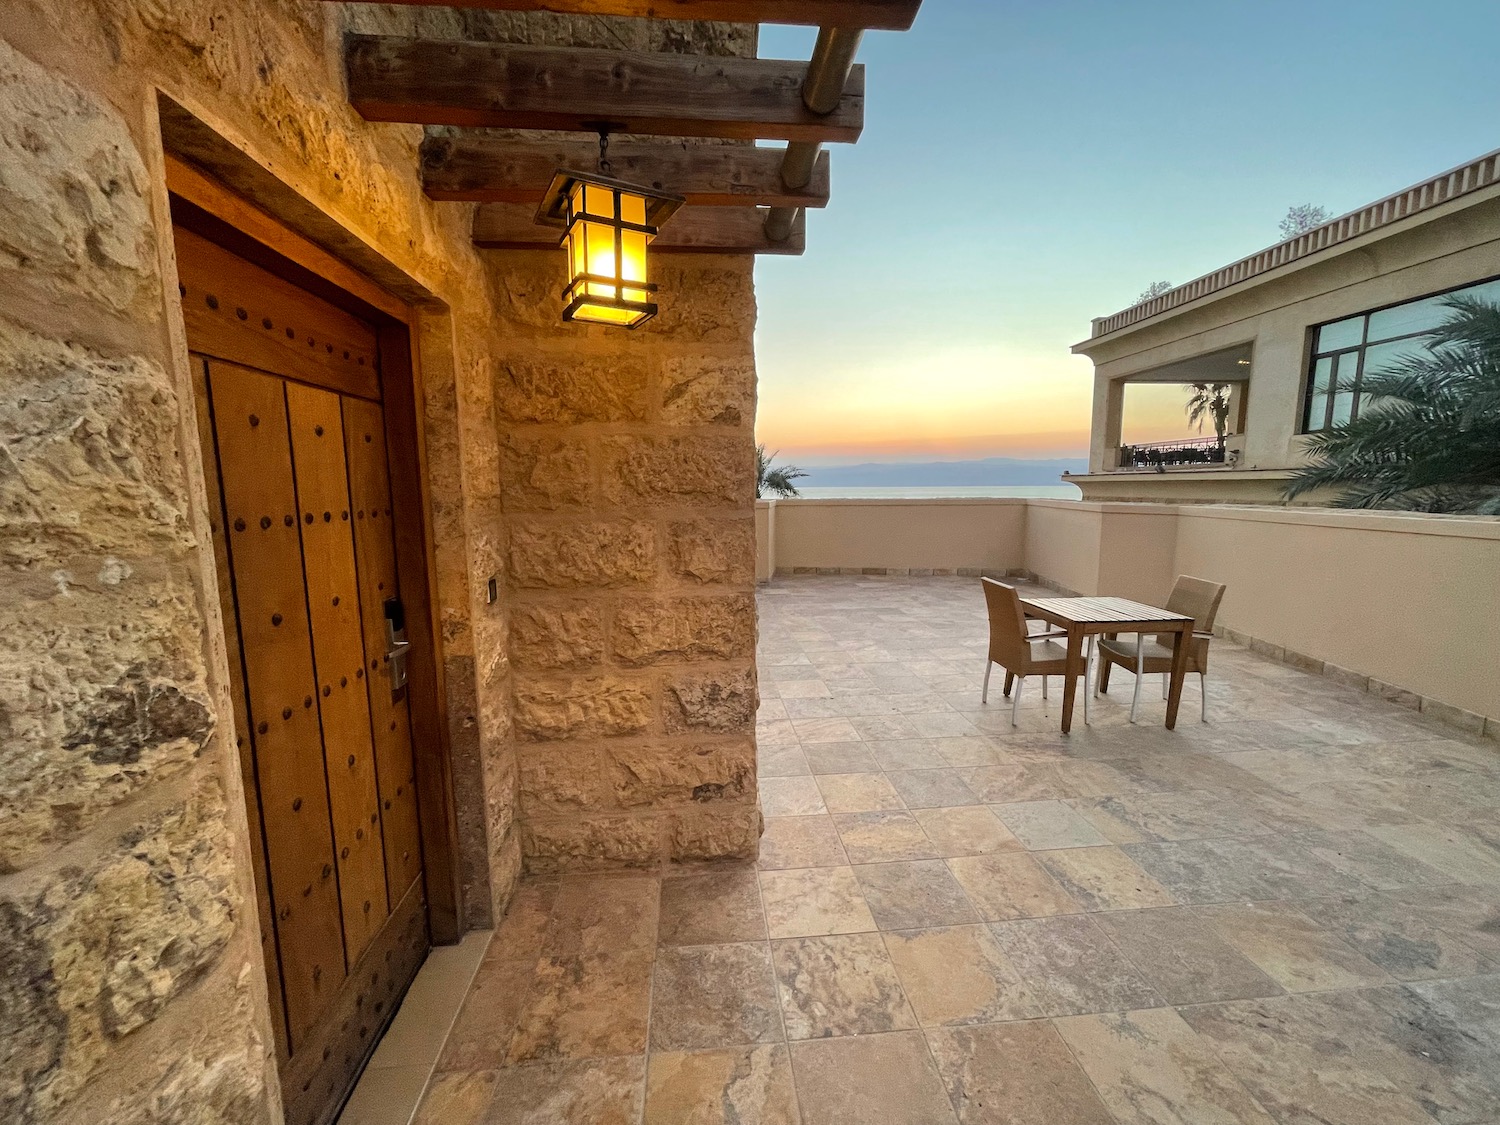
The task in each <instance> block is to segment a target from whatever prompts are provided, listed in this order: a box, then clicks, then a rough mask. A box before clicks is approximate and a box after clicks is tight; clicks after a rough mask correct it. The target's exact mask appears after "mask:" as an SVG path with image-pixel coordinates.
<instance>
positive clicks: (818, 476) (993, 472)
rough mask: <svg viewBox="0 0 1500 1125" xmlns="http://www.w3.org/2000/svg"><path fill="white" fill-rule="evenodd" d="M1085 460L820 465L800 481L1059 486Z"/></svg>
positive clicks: (991, 459) (997, 459)
mask: <svg viewBox="0 0 1500 1125" xmlns="http://www.w3.org/2000/svg"><path fill="white" fill-rule="evenodd" d="M1088 464H1089V463H1088V460H1087V458H1083V457H1060V458H1056V459H1053V460H1039V461H1028V460H1025V459H1022V458H1018V457H985V458H983V459H982V460H978V461H871V462H866V463H865V464H861V465H817V466H810V467H808V469H807V478H806V480H804V481H802V482H800V483H803V484H806V485H809V486H811V487H814V488H822V487H825V486H828V485H848V486H851V487H853V486H861V487H875V488H882V487H884V488H895V487H902V486H918V485H937V484H951V485H967V486H974V485H988V484H1057V483H1058V479H1057V478H1058V477H1060V476H1062V474H1063V473H1064V472H1069V473H1083V472H1086V471H1087V470H1088Z"/></svg>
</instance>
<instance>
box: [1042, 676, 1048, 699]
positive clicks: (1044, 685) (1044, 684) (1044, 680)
mask: <svg viewBox="0 0 1500 1125" xmlns="http://www.w3.org/2000/svg"><path fill="white" fill-rule="evenodd" d="M1042 698H1043V699H1046V698H1047V677H1046V676H1043V677H1042Z"/></svg>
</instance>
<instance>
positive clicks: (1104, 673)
mask: <svg viewBox="0 0 1500 1125" xmlns="http://www.w3.org/2000/svg"><path fill="white" fill-rule="evenodd" d="M1112 664H1114V661H1113V660H1110V659H1109V658H1108V657H1106V656H1103V655H1101V656H1100V657H1099V694H1100V695H1104V694H1105V693H1107V692H1108V691H1109V669H1110V666H1111V665H1112Z"/></svg>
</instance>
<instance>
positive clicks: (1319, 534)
mask: <svg viewBox="0 0 1500 1125" xmlns="http://www.w3.org/2000/svg"><path fill="white" fill-rule="evenodd" d="M759 507H760V508H761V511H760V512H758V513H757V514H758V517H759V520H758V525H759V526H760V528H761V535H760V542H759V547H760V556H759V563H758V574H757V577H758V578H759V579H760V580H761V581H766V580H769V579H770V578H771V577H772V576H773V574H774V575H786V574H818V573H835V574H861V573H862V574H873V575H882V574H884V575H906V574H911V575H919V574H958V575H980V574H985V575H991V576H995V577H1003V576H1006V575H1011V576H1024V577H1027V578H1030V579H1032V580H1034V581H1038V582H1040V583H1042V584H1044V585H1047V586H1050V587H1052V588H1054V589H1057V590H1059V591H1062V592H1066V593H1071V594H1086V595H1092V594H1110V595H1117V596H1121V597H1129V598H1135V599H1138V600H1141V601H1145V602H1148V603H1153V604H1157V605H1160V604H1162V603H1163V602H1164V600H1165V599H1166V597H1167V594H1168V592H1169V591H1170V589H1171V585H1172V582H1173V580H1174V579H1175V578H1176V576H1177V575H1178V574H1192V575H1196V576H1198V577H1201V578H1208V579H1210V580H1213V581H1219V582H1224V583H1225V584H1226V585H1227V586H1228V590H1227V592H1226V594H1225V598H1224V604H1223V607H1222V609H1221V610H1220V615H1219V622H1218V629H1217V631H1218V632H1219V633H1220V634H1221V635H1223V636H1224V637H1225V638H1226V639H1228V640H1230V641H1233V642H1235V643H1239V644H1244V645H1247V646H1249V647H1250V648H1252V649H1254V650H1255V651H1257V652H1260V653H1263V654H1265V655H1267V656H1271V657H1273V658H1275V659H1278V660H1284V661H1286V662H1287V663H1290V664H1293V665H1295V666H1296V667H1299V668H1302V669H1304V670H1306V671H1309V672H1313V673H1317V674H1321V675H1325V676H1328V677H1330V678H1333V679H1337V680H1339V681H1340V682H1341V683H1345V684H1348V685H1350V686H1354V687H1358V688H1360V689H1361V690H1365V691H1370V692H1372V693H1375V694H1378V695H1380V696H1382V697H1383V698H1386V699H1389V700H1392V701H1394V702H1397V703H1400V704H1403V705H1405V706H1408V707H1412V708H1416V709H1420V710H1422V711H1423V712H1425V713H1428V714H1432V715H1434V716H1435V717H1437V718H1439V719H1442V720H1444V721H1446V722H1449V723H1451V724H1453V725H1455V726H1457V727H1459V728H1461V729H1463V730H1465V731H1468V732H1470V733H1479V732H1481V731H1482V732H1484V733H1486V734H1488V735H1490V736H1491V737H1495V738H1500V661H1497V660H1496V658H1495V653H1496V652H1500V520H1494V519H1485V518H1465V517H1452V516H1446V517H1445V516H1427V515H1417V514H1408V513H1395V512H1355V511H1345V510H1341V509H1330V508H1280V507H1250V506H1233V505H1176V504H1126V503H1088V502H1081V501H1067V500H1022V499H993V500H968V499H965V500H901V501H892V500H777V501H761V502H760V504H759ZM773 545H774V554H772V552H771V550H770V548H771V547H772V546H773Z"/></svg>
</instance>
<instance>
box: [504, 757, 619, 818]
mask: <svg viewBox="0 0 1500 1125" xmlns="http://www.w3.org/2000/svg"><path fill="white" fill-rule="evenodd" d="M518 782H519V784H518V796H519V797H520V800H521V808H522V811H523V813H524V815H525V816H526V817H528V818H529V817H531V816H534V815H547V814H568V813H578V812H582V811H584V810H586V809H593V810H595V811H596V812H597V811H603V810H607V809H610V808H614V807H618V806H617V803H616V802H615V800H614V794H613V786H612V785H611V779H610V777H609V776H608V772H607V771H606V769H605V768H604V764H603V762H602V761H601V759H600V754H599V752H598V750H597V749H596V748H595V747H592V746H557V745H555V744H551V743H543V744H530V745H523V746H522V747H521V752H520V762H519V778H518Z"/></svg>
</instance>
